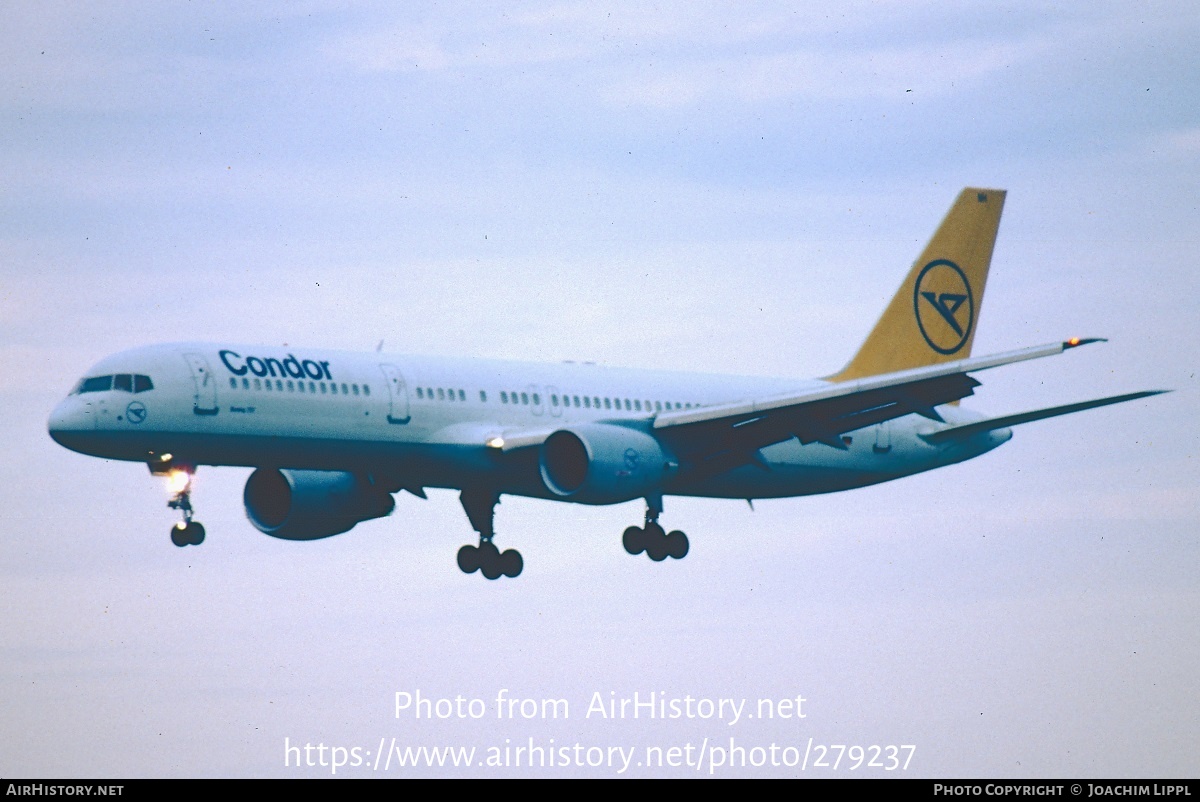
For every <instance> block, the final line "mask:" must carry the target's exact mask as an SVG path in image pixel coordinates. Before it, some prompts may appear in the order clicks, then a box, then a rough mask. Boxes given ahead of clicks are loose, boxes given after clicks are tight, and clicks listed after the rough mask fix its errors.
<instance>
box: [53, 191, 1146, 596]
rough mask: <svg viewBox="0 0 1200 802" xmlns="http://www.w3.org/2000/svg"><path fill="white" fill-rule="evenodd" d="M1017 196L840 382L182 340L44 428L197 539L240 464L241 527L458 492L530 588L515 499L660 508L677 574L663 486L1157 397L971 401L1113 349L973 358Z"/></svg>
mask: <svg viewBox="0 0 1200 802" xmlns="http://www.w3.org/2000/svg"><path fill="white" fill-rule="evenodd" d="M1005 194H1006V193H1005V191H1004V190H994V189H980V188H972V187H968V188H966V189H964V190H963V191H962V193H961V194H960V195H959V196H958V198H957V199H956V200H955V201H954V203H953V205H952V206H951V208H950V210H949V212H948V213H947V215H946V217H945V219H944V220H943V221H942V223H941V225H940V226H939V227H938V229H937V230H936V232H935V234H934V235H933V238H932V239H931V240H930V242H929V244H928V245H927V246H926V248H925V250H924V251H923V252H922V253H921V255H920V258H919V259H917V261H916V262H915V263H914V264H913V265H912V267H911V269H910V270H909V271H908V274H907V276H906V277H905V279H904V281H903V283H902V284H901V285H900V288H899V290H898V291H897V293H896V294H895V296H894V297H893V298H892V300H891V302H890V303H889V304H888V306H887V308H886V309H885V310H884V312H883V315H882V316H881V317H880V318H879V320H878V322H877V323H876V324H875V327H874V328H873V329H872V330H871V332H870V334H869V335H868V336H867V339H866V341H865V342H864V343H863V345H862V347H861V348H860V349H859V350H858V352H857V353H856V354H855V355H854V357H853V358H852V359H851V360H850V362H849V363H847V365H846V366H845V367H844V368H843V369H842V370H840V371H838V372H837V373H834V374H832V375H830V376H827V377H824V378H822V379H812V380H796V379H787V378H784V379H771V378H758V377H744V376H719V375H704V374H692V373H682V372H666V371H654V370H628V369H619V368H609V367H600V366H597V365H594V364H592V363H582V364H581V363H572V362H567V363H562V364H531V363H521V362H505V361H495V360H484V359H470V358H454V359H452V358H443V357H421V356H402V355H397V354H385V353H380V352H374V353H353V352H341V351H327V350H318V349H313V348H299V347H287V346H283V347H273V346H258V345H236V344H200V343H180V344H168V345H152V346H148V347H142V348H135V349H132V350H128V351H123V352H121V353H118V354H115V355H113V356H109V357H106V358H105V359H102V360H101V361H100V362H98V363H96V364H95V365H94V366H93V367H91V368H90V369H89V370H88V371H87V372H86V373H85V374H84V376H83V378H82V379H80V381H79V383H78V384H77V385H76V386H75V388H74V389H73V390H72V391H71V393H70V394H69V395H68V396H67V397H66V398H65V399H64V400H63V401H61V402H60V403H59V404H58V406H57V407H56V408H55V409H54V411H53V413H52V414H51V416H50V420H49V432H50V436H51V437H52V438H53V439H54V440H55V441H57V442H58V443H59V444H61V445H62V446H65V447H66V448H68V449H71V450H73V451H77V452H79V453H82V454H87V455H91V456H96V457H103V458H105V459H117V460H131V461H137V462H144V463H146V464H147V466H148V467H149V469H150V472H151V473H152V474H154V475H159V476H165V477H167V478H168V480H169V484H170V487H171V491H172V493H173V495H172V497H171V500H170V501H169V503H168V505H169V506H170V507H171V508H173V509H176V510H178V511H179V512H180V513H181V515H182V520H181V521H180V522H178V523H176V524H175V525H174V526H173V528H172V530H171V540H172V542H173V543H174V544H175V545H176V546H181V547H182V546H187V545H199V544H200V543H202V542H203V541H204V538H205V530H204V527H203V525H202V524H200V523H199V522H198V521H196V520H194V517H193V516H194V510H193V508H192V504H191V486H192V478H193V476H194V474H195V471H196V468H197V466H200V465H213V466H242V467H249V468H253V469H254V471H253V473H252V474H251V475H250V478H249V479H248V480H247V482H246V486H245V491H244V493H243V502H244V505H245V510H246V515H247V517H248V518H249V520H250V523H251V524H253V525H254V526H255V527H256V528H257V529H258V530H259V531H261V532H263V533H265V534H267V535H270V536H272V537H276V538H281V539H285V540H297V541H303V540H315V539H319V538H325V537H330V536H332V535H338V534H342V533H344V532H347V531H349V530H350V529H352V528H354V526H356V525H357V524H359V523H361V522H363V521H367V520H371V519H374V518H380V517H383V516H386V515H389V514H390V513H391V512H392V510H393V509H394V507H395V501H394V499H393V497H392V496H393V494H395V493H398V492H400V491H403V490H406V491H408V492H410V493H412V494H414V495H416V496H418V497H420V498H425V497H426V494H425V490H426V488H449V489H454V490H458V491H459V493H460V501H461V503H462V506H463V509H464V510H465V512H466V514H467V518H468V520H469V521H470V524H471V526H472V528H473V529H474V530H475V532H476V533H477V534H478V537H479V540H478V545H472V544H467V545H465V546H463V547H462V548H461V549H459V552H458V565H459V568H460V569H461V570H462V571H463V572H465V573H468V574H471V573H474V572H475V571H479V572H480V573H481V574H482V575H483V576H485V577H486V578H488V579H497V578H499V577H500V576H508V577H515V576H517V575H518V574H520V573H521V571H522V568H523V565H524V561H523V558H522V556H521V554H520V552H518V551H516V550H514V549H507V550H505V551H503V552H501V551H500V550H499V548H498V547H497V546H496V545H495V542H494V538H495V530H494V514H495V507H496V504H497V503H499V501H500V497H501V495H505V494H508V495H515V496H527V497H532V498H540V499H548V500H552V501H567V502H574V503H579V504H591V505H601V504H619V503H623V502H628V501H633V500H636V499H644V500H645V502H646V512H645V516H644V520H643V522H642V526H630V527H628V528H627V529H626V530H625V531H624V533H623V535H622V544H623V545H624V547H625V549H626V551H628V552H629V553H630V554H634V555H637V554H642V553H645V554H646V555H647V556H648V557H649V558H650V559H651V560H654V561H656V562H661V561H663V560H665V559H667V558H668V557H671V558H673V559H682V558H683V557H684V556H685V555H686V554H687V553H688V551H689V540H688V537H687V535H686V534H684V533H683V532H682V531H679V530H675V531H671V532H669V533H668V532H666V531H665V530H664V528H663V527H662V526H661V525H660V524H659V517H660V516H661V515H662V513H663V499H664V497H666V496H702V497H710V498H726V499H745V500H747V501H748V502H750V503H751V504H753V500H754V499H764V498H782V497H791V496H803V495H809V494H815V493H830V492H834V491H839V490H847V489H851V488H857V487H863V486H866V485H872V484H876V483H879V482H886V481H890V480H893V479H898V478H900V477H903V476H909V475H912V474H915V473H920V472H923V471H928V470H932V469H934V468H940V467H944V466H946V465H951V464H954V463H958V462H962V461H964V460H968V459H971V458H973V457H977V456H979V455H981V454H984V453H985V452H988V451H990V450H992V449H993V448H996V447H997V446H999V445H1001V444H1002V443H1005V442H1006V441H1008V440H1009V438H1011V437H1012V430H1011V427H1013V426H1016V425H1019V424H1023V423H1028V422H1031V421H1036V420H1042V419H1045V418H1051V417H1055V416H1058V415H1066V414H1070V413H1074V412H1079V411H1082V410H1086V409H1093V408H1096V407H1101V406H1106V405H1109V404H1118V403H1122V402H1125V401H1132V400H1134V399H1138V398H1144V397H1147V396H1151V395H1156V394H1158V393H1161V392H1167V391H1165V390H1149V391H1141V392H1134V393H1127V394H1124V395H1117V396H1110V397H1107V398H1099V399H1094V400H1090V401H1083V402H1078V403H1072V404H1066V405H1063V406H1056V407H1050V408H1044V409H1039V410H1034V411H1031V412H1023V413H1018V414H1010V415H1002V416H999V417H991V418H989V417H985V416H983V415H981V414H979V413H977V412H972V411H969V410H966V409H962V408H961V407H960V406H959V401H960V400H961V399H963V398H966V397H968V396H970V395H972V394H973V393H974V388H975V387H977V386H979V385H980V382H979V381H978V380H977V379H976V378H974V376H973V375H972V374H975V373H978V372H981V371H984V370H989V369H992V368H996V367H1000V366H1003V365H1009V364H1013V363H1016V362H1022V361H1025V360H1031V359H1040V358H1043V357H1047V356H1052V355H1056V354H1060V353H1062V352H1064V351H1067V350H1072V349H1074V348H1077V347H1079V346H1082V345H1086V344H1089V343H1094V342H1100V341H1102V340H1101V339H1100V338H1087V339H1080V338H1072V339H1068V340H1064V341H1061V342H1054V343H1050V344H1047V345H1039V346H1034V347H1031V348H1022V349H1019V350H1013V351H1008V352H1005V353H999V354H992V355H988V356H981V357H972V356H971V347H972V343H973V340H974V337H975V332H976V330H977V328H978V324H979V315H980V304H981V302H982V300H983V292H984V286H985V283H986V280H987V274H988V270H989V267H990V265H991V259H992V252H993V249H994V246H995V241H996V233H997V230H998V228H999V223H1000V214H1001V211H1002V209H1003V206H1004V200H1005Z"/></svg>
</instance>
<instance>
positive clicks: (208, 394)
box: [183, 354, 218, 415]
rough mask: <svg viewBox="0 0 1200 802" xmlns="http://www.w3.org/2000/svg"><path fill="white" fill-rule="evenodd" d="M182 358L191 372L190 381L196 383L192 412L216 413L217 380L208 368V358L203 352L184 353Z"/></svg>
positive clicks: (200, 413) (201, 413) (199, 413)
mask: <svg viewBox="0 0 1200 802" xmlns="http://www.w3.org/2000/svg"><path fill="white" fill-rule="evenodd" d="M183 358H184V360H185V361H187V363H188V369H189V370H191V372H192V381H193V382H195V385H196V394H195V401H194V402H193V404H192V412H194V413H196V414H197V415H216V414H217V411H218V410H217V380H216V378H215V377H214V376H213V374H212V371H211V370H209V368H208V360H207V359H205V358H204V355H203V354H184V355H183Z"/></svg>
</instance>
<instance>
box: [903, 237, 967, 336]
mask: <svg viewBox="0 0 1200 802" xmlns="http://www.w3.org/2000/svg"><path fill="white" fill-rule="evenodd" d="M913 311H914V312H915V313H916V316H917V326H918V327H920V329H921V336H922V337H924V338H925V342H927V343H929V347H930V348H932V349H933V350H935V351H937V352H938V353H939V354H953V353H957V352H958V350H959V349H961V348H962V347H963V345H965V344H966V342H967V341H968V340H969V339H970V337H971V328H972V327H973V326H974V325H975V296H974V294H973V293H972V292H971V283H970V282H969V281H967V276H966V274H965V273H963V271H962V269H961V268H959V266H958V265H956V264H954V262H951V261H950V260H949V259H935V260H933V261H932V262H930V263H929V264H927V265H925V267H924V268H923V269H922V270H921V273H920V275H918V276H917V281H916V286H915V288H914V289H913Z"/></svg>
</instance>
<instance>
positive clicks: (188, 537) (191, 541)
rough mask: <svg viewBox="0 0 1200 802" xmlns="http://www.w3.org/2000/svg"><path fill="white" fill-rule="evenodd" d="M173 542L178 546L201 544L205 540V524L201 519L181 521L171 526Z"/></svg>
mask: <svg viewBox="0 0 1200 802" xmlns="http://www.w3.org/2000/svg"><path fill="white" fill-rule="evenodd" d="M171 542H172V543H174V544H175V545H176V546H179V547H180V548H183V547H184V546H199V545H200V544H201V543H203V542H204V525H203V524H201V523H200V522H199V521H186V522H185V521H180V522H179V523H177V524H175V525H174V526H172V527H171Z"/></svg>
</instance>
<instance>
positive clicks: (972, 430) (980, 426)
mask: <svg viewBox="0 0 1200 802" xmlns="http://www.w3.org/2000/svg"><path fill="white" fill-rule="evenodd" d="M1168 392H1170V390H1143V391H1142V392H1140V393H1128V394H1126V395H1114V396H1110V397H1108V398H1097V399H1095V400H1093V401H1080V402H1079V403H1078V404H1066V405H1064V406H1061V407H1050V408H1048V409H1037V410H1034V411H1033V412H1021V413H1019V414H1016V415H1004V416H1003V417H999V418H988V419H987V420H981V421H976V422H974V423H964V424H963V425H961V426H954V427H951V428H949V429H942V430H941V431H937V432H933V433H932V434H925V435H921V436H922V437H924V438H925V440H926V441H927V442H929V443H933V444H934V445H937V444H938V443H945V442H948V441H950V440H958V439H961V438H966V437H970V436H972V435H976V434H980V433H982V432H990V431H992V430H993V429H1006V428H1008V427H1009V426H1016V425H1017V424H1019V423H1029V422H1030V421H1035V420H1044V419H1046V418H1054V417H1057V416H1059V415H1070V414H1071V413H1072V412H1082V411H1083V410H1085V409H1095V408H1096V407H1106V406H1108V405H1109V404H1120V403H1123V402H1125V401H1134V400H1136V399H1138V398H1146V397H1147V396H1152V395H1159V394H1161V393H1168Z"/></svg>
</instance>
